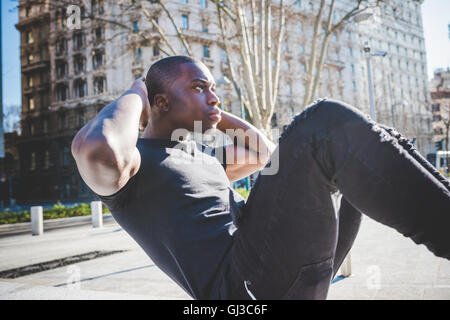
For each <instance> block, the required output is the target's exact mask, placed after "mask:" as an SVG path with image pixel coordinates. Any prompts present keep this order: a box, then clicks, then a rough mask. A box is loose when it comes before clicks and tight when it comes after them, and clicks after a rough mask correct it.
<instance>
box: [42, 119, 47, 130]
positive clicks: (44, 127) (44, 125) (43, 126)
mask: <svg viewBox="0 0 450 320" xmlns="http://www.w3.org/2000/svg"><path fill="white" fill-rule="evenodd" d="M42 131H43V132H44V133H47V132H48V120H47V119H44V122H43V123H42Z"/></svg>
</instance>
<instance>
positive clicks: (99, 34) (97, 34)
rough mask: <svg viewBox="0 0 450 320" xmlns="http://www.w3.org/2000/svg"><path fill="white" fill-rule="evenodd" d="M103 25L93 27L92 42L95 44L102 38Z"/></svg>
mask: <svg viewBox="0 0 450 320" xmlns="http://www.w3.org/2000/svg"><path fill="white" fill-rule="evenodd" d="M103 33H104V31H103V27H97V28H95V29H94V42H95V44H99V43H101V42H102V40H103Z"/></svg>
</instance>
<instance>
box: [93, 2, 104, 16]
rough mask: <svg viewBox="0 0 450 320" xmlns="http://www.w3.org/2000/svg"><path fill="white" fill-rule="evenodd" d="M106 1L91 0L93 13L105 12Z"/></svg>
mask: <svg viewBox="0 0 450 320" xmlns="http://www.w3.org/2000/svg"><path fill="white" fill-rule="evenodd" d="M103 5H104V1H103V0H92V2H91V8H92V13H93V14H94V15H95V14H97V13H99V14H102V13H104V12H105V9H104V6H103Z"/></svg>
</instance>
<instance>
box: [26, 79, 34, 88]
mask: <svg viewBox="0 0 450 320" xmlns="http://www.w3.org/2000/svg"><path fill="white" fill-rule="evenodd" d="M27 86H28V88H31V87H34V80H33V76H28V77H27Z"/></svg>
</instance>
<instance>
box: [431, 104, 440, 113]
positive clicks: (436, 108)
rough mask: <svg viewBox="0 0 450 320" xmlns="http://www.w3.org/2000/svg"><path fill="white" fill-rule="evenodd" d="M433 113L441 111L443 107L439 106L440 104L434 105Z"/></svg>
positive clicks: (432, 107) (432, 106)
mask: <svg viewBox="0 0 450 320" xmlns="http://www.w3.org/2000/svg"><path fill="white" fill-rule="evenodd" d="M431 111H433V112H435V111H441V107H440V105H439V103H433V104H432V105H431Z"/></svg>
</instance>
